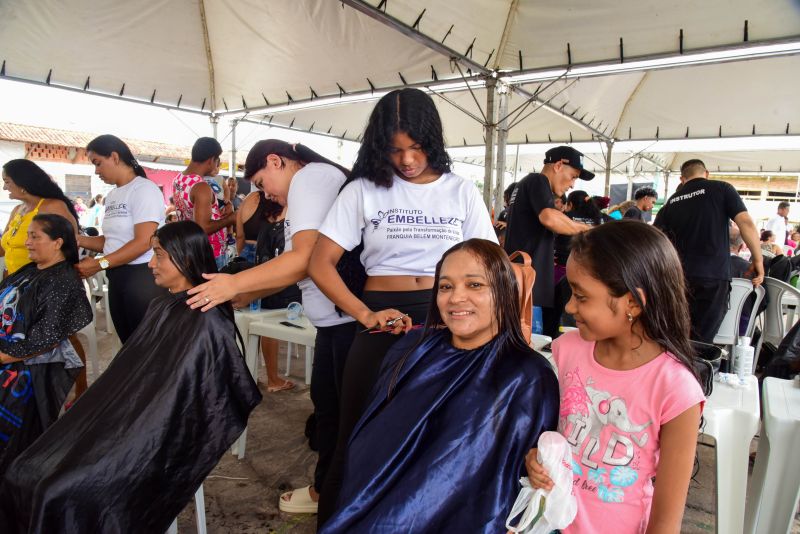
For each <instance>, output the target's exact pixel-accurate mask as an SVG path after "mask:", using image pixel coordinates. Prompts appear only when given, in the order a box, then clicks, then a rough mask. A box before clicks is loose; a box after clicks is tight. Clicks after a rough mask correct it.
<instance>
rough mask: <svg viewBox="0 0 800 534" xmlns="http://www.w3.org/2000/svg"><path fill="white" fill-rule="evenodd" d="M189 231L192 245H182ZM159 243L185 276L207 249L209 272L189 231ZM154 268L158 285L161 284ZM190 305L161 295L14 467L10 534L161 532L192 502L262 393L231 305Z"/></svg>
mask: <svg viewBox="0 0 800 534" xmlns="http://www.w3.org/2000/svg"><path fill="white" fill-rule="evenodd" d="M178 225H180V226H181V227H180V228H175V227H176V226H178ZM187 225H188V226H194V227H196V229H195V228H189V227H188V226H187ZM184 227H187V228H184ZM187 229H188V230H189V231H191V234H192V235H190V236H188V237H189V239H187V238H186V237H187V236H185V235H184V236H180V235H179V236H177V237H176V235H175V234H176V232H177V233H179V234H180V233H185V231H186V230H187ZM195 230H196V232H195ZM198 232H199V233H198ZM195 233H197V235H196V236H195V235H194V234H195ZM155 237H156V238H157V239H154V248H155V251H156V257H161V258H163V256H164V254H166V253H167V252H168V253H169V256H170V258H169V259H172V260H174V259H175V257H176V256H177V255H180V256H181V258H180V259H183V260H184V261H183V262H180V261H176V262H175V264H176V267H178V269H179V270H181V265H180V264H181V263H182V264H183V265H186V264H187V263H188V261H189V260H194V261H197V259H198V258H197V257H192V256H197V255H196V254H192V248H193V246H194V247H201V248H202V251H201V252H202V257H200V258H199V259H200V260H201V261H199V262H197V263H199V264H200V265H199V267H198V268H201V269H202V268H209V267H210V266H213V265H214V264H213V253H212V252H211V248H210V246H209V245H208V239H207V238H206V236H205V234H203V233H202V230H200V228H199V226H197V225H196V224H195V223H194V222H191V221H186V222H181V223H172V224H169V225H167V226H164V227H162V228H161V229H159V230H158V231H157V232H156V236H155ZM201 238H202V239H201ZM171 244H172V245H173V246H170V245H171ZM176 244H177V245H178V246H174V245H176ZM162 247H163V248H162ZM173 247H174V248H173ZM205 247H207V250H205ZM160 249H161V250H160ZM178 250H180V251H178ZM206 256H207V257H206ZM153 261H156V260H155V259H154V260H151V268H153ZM162 261H163V260H162ZM204 264H210V265H205V267H204ZM159 269H160V267H155V268H154V271H155V272H156V282H157V283H159V281H160V280H159V276H161V277H162V278H163V277H165V275H164V274H162V273H163V272H164V271H163V270H161V272H159ZM189 270H191V271H193V270H194V268H190V269H189ZM200 272H202V271H200ZM159 285H162V284H159ZM170 289H173V288H170ZM186 298H187V296H186V292H185V291H180V292H173V293H171V294H167V295H165V296H162V297H158V298H156V299H155V300H154V301H153V302H152V303H151V305H150V308H149V309H148V312H147V314H146V315H145V318H144V319H143V321H142V323H141V324H140V325H139V327H138V328H137V329H136V331H135V332H134V333H133V335H132V336H131V338H130V339H129V340H128V342H127V343H125V346H123V348H122V350H121V351H120V352H119V354H117V356H116V357H115V358H114V361H113V362H112V363H111V365H110V366H109V368H108V369H107V370H106V371H105V373H103V375H102V376H100V378H99V379H98V380H97V381H96V382H95V383H94V384H93V385H92V387H90V388H89V390H88V391H87V392H86V393H85V394H84V395H83V397H81V398H80V400H79V401H78V402H77V403H75V405H74V406H73V407H72V408H71V409H70V410H69V411H68V412H67V413H66V414H65V415H64V416H63V417H62V418H61V419H59V420H58V421H57V422H56V423H54V424H53V425H52V426H51V427H50V428H49V429H48V430H47V431H46V432H45V433H44V434H42V436H40V438H39V439H38V440H37V441H35V442H34V443H33V444H32V445H31V446H30V447H29V448H28V449H26V451H25V452H24V453H23V454H21V455H20V456H19V457H17V459H16V460H15V461H14V463H13V464H11V466H10V467H9V470H8V472H6V473H5V474H4V477H3V487H2V489H0V507H1V508H0V525H2V531H3V533H4V534H9V533H13V532H37V533H50V532H75V533H78V532H80V533H88V532H102V533H114V532H119V533H129V532H136V533H149V532H153V533H159V534H162V533H163V532H165V531H166V530H167V528H168V527H169V525H170V524H171V522H172V521H173V519H174V518H175V517H176V516H177V515H178V513H180V511H181V510H182V509H183V508H184V507H185V506H186V504H187V503H188V502H189V501H190V500H191V498H192V495H193V494H194V492H195V491H196V490H197V488H198V487H199V486H200V484H201V483H202V482H203V480H204V479H205V478H206V476H207V475H208V474H209V473H210V472H211V470H212V469H213V468H214V466H215V465H216V464H217V462H218V461H219V459H220V458H221V457H222V455H223V454H224V453H225V451H226V450H227V449H228V448H229V447H230V446H231V444H232V443H233V442H234V441H235V440H236V438H237V437H238V436H239V434H241V432H242V430H244V428H245V426H246V424H247V417H248V415H249V414H250V412H251V411H252V410H253V408H254V407H255V406H256V405H257V404H258V403H259V402H260V401H261V394H260V393H259V391H258V388H257V386H256V384H255V382H254V380H253V378H252V376H251V375H250V373H249V371H248V369H247V366H246V365H245V361H244V358H243V357H242V354H241V351H240V350H239V348H238V346H237V345H236V338H237V336H236V333H235V326H234V322H233V316H232V311H230V308H229V307H228V308H226V307H217V308H216V309H214V310H212V311H211V312H209V313H201V312H200V311H199V310H192V309H190V308H189V307H187V306H186V304H185V302H186ZM229 311H230V316H229V314H228V312H229Z"/></svg>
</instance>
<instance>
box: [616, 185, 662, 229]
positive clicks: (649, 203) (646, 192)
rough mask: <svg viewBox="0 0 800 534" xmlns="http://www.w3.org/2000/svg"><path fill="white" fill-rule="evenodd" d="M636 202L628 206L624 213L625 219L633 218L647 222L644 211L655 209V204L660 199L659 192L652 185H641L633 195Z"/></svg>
mask: <svg viewBox="0 0 800 534" xmlns="http://www.w3.org/2000/svg"><path fill="white" fill-rule="evenodd" d="M633 200H635V201H636V204H635V205H633V206H631V207H630V208H628V211H626V212H625V213H624V214H623V215H622V218H623V219H633V220H636V221H642V222H645V219H644V212H646V211H653V206H654V205H655V203H656V200H658V193H656V190H655V189H653V188H652V187H641V188H639V189H637V190H636V193H634V195H633Z"/></svg>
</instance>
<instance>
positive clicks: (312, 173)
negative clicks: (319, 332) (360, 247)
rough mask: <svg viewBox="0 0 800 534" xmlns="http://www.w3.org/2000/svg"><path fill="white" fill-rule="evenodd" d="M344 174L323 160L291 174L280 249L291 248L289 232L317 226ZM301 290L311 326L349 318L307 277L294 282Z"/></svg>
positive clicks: (340, 321) (291, 234)
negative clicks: (281, 247) (283, 240)
mask: <svg viewBox="0 0 800 534" xmlns="http://www.w3.org/2000/svg"><path fill="white" fill-rule="evenodd" d="M345 179H346V178H345V175H344V174H343V173H342V171H340V170H339V169H337V168H336V167H334V166H333V165H328V164H327V163H309V164H308V165H306V166H305V167H303V168H302V169H300V170H299V171H297V173H295V175H294V176H293V177H292V182H291V184H290V185H289V195H288V197H287V201H286V219H285V220H284V222H283V235H284V238H285V240H286V244H285V247H284V249H283V250H284V252H287V251H289V250H292V236H294V235H295V234H297V233H299V232H302V231H303V230H319V227H320V225H321V224H322V221H323V220H324V219H325V216H326V215H327V214H328V211H329V210H330V209H331V206H332V205H333V202H334V200H336V195H337V194H339V189H341V187H342V184H343V183H344V181H345ZM297 286H298V287H299V288H300V291H302V292H303V311H304V313H305V315H306V317H308V320H309V321H311V324H313V325H314V326H317V327H319V326H334V325H337V324H342V323H347V322H350V321H352V320H353V319H352V318H351V317H350V316H349V315H347V314H345V313H344V312H342V313H341V314H339V312H337V311H336V307H335V306H334V304H333V302H331V301H330V300H328V297H326V296H325V295H324V294H323V293H322V291H320V289H319V288H318V287H317V285H316V284H315V283H314V282H313V281H312V280H311V278H305V279H303V280H300V281H299V282H298V283H297Z"/></svg>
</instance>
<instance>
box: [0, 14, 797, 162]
mask: <svg viewBox="0 0 800 534" xmlns="http://www.w3.org/2000/svg"><path fill="white" fill-rule="evenodd" d="M0 60H2V61H3V66H2V70H1V71H0V77H6V78H9V79H15V80H23V81H28V82H33V83H42V84H50V85H58V86H63V87H71V88H73V89H75V90H79V91H85V92H87V93H95V94H104V95H114V96H115V97H117V98H125V99H133V100H137V101H144V102H151V103H153V104H154V105H161V106H166V107H173V108H177V107H180V109H184V110H195V111H197V112H201V113H207V114H209V116H213V117H220V116H221V117H225V116H230V117H231V118H241V117H242V116H245V117H246V120H254V121H256V122H261V121H263V122H265V123H267V122H271V123H272V124H273V125H280V126H283V127H291V128H294V129H298V130H304V131H312V132H316V133H322V134H328V135H334V136H338V137H342V138H346V139H351V140H358V137H359V134H360V133H361V132H362V131H363V127H364V123H365V121H366V118H367V116H368V114H369V111H370V110H371V109H372V106H373V105H374V104H373V102H374V100H375V99H376V98H378V97H380V96H381V95H382V94H384V93H385V92H386V91H387V90H390V89H393V88H397V87H401V86H405V85H413V86H417V87H423V88H429V90H430V91H432V92H434V93H436V94H437V95H439V96H437V97H435V100H436V101H437V105H438V106H439V109H440V110H441V112H442V115H443V122H444V124H445V130H446V131H445V134H446V138H447V141H448V143H449V144H450V145H451V146H463V145H468V146H477V145H482V144H484V142H485V141H486V137H487V131H488V132H489V134H490V135H493V133H492V129H491V128H489V129H487V128H486V125H487V123H488V124H489V126H492V127H493V126H495V125H499V126H501V129H502V124H501V123H500V121H499V117H498V116H497V115H496V116H495V118H494V119H491V118H490V117H487V115H489V114H488V113H487V96H488V94H487V93H488V90H487V89H486V88H485V86H486V84H487V83H489V84H493V83H494V82H495V80H499V85H500V86H503V85H505V84H508V86H509V87H510V91H509V93H508V94H509V96H508V97H507V98H508V99H507V106H508V110H515V109H516V108H517V107H518V106H523V105H524V103H525V102H526V99H527V98H528V97H529V96H531V95H533V96H535V99H534V102H535V103H533V104H532V105H528V106H527V107H525V108H524V110H523V111H522V113H521V114H520V115H519V116H518V118H520V119H521V120H519V121H518V123H517V124H513V127H511V128H510V130H509V131H508V142H509V143H547V142H553V143H564V142H579V141H592V140H599V141H603V142H611V141H626V140H655V139H685V138H688V139H693V138H709V137H722V138H727V137H729V136H736V137H741V136H752V137H753V138H755V136H761V135H770V136H786V137H791V136H797V135H798V134H799V133H800V104H798V98H797V95H796V92H797V87H798V86H800V3H798V2H797V1H796V0H707V1H705V2H696V1H690V0H672V1H670V2H664V1H663V0H620V1H617V2H613V3H612V2H601V3H594V4H587V3H586V2H581V1H579V0H565V1H562V2H558V3H552V2H548V1H546V0H459V1H458V2H455V1H454V0H451V1H447V0H380V1H379V0H270V1H269V2H254V1H252V0H225V1H222V0H158V1H155V0H132V1H129V2H105V3H104V5H102V6H99V7H98V5H97V4H94V5H92V4H90V3H86V2H84V1H82V0H37V1H36V2H28V1H24V0H6V1H4V2H2V3H0ZM462 75H463V77H462ZM465 80H468V81H470V82H471V85H472V86H473V88H474V93H470V92H469V91H467V90H466V86H465V83H464V82H465ZM492 91H494V90H492ZM492 94H493V95H494V92H493V93H492ZM533 110H536V111H534V112H533V113H532V114H530V115H527V116H526V114H528V113H530V112H531V111H533ZM493 111H494V110H493ZM512 117H513V116H512ZM510 120H511V121H512V123H513V118H512V119H510ZM753 134H755V136H753ZM489 142H490V144H491V143H492V138H490V139H489ZM729 156H731V157H730V158H728V159H736V156H735V155H729ZM758 158H762V159H766V157H764V156H759V155H757V154H756V155H754V154H749V155H745V154H742V161H744V162H748V161H750V160H752V159H758ZM735 163H736V161H731V162H730V164H731V165H733V164H735ZM748 164H749V163H748Z"/></svg>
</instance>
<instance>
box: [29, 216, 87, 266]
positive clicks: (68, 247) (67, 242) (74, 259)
mask: <svg viewBox="0 0 800 534" xmlns="http://www.w3.org/2000/svg"><path fill="white" fill-rule="evenodd" d="M32 222H35V223H36V224H38V225H39V226H40V227H41V228H42V232H44V233H45V234H47V236H48V237H49V238H50V239H52V240H53V241H55V240H56V239H61V253H62V254H63V255H64V259H65V260H66V261H67V263H69V264H70V265H74V264H76V263H78V241H77V239H76V238H75V227H74V226H72V223H71V222H69V220H67V218H66V217H63V216H61V215H57V214H55V213H41V214H39V215H35V216H34V217H33V221H32Z"/></svg>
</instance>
